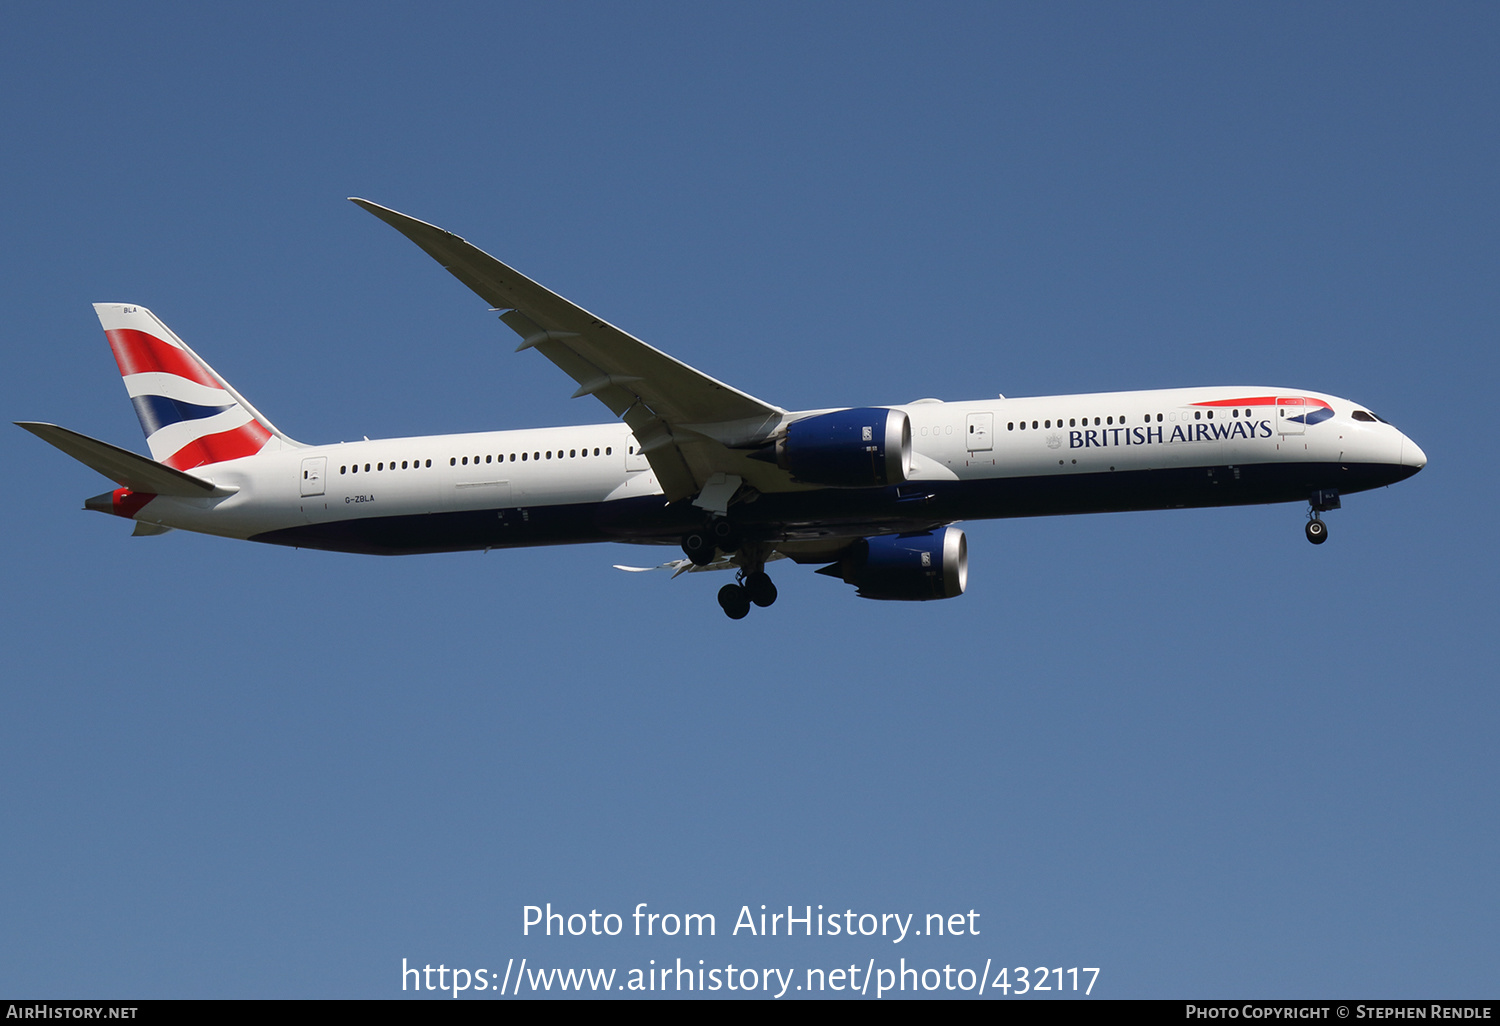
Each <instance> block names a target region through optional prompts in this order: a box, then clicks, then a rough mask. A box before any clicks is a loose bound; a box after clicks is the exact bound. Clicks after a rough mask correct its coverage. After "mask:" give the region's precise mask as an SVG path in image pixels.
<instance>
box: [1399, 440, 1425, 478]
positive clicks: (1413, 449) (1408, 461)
mask: <svg viewBox="0 0 1500 1026" xmlns="http://www.w3.org/2000/svg"><path fill="white" fill-rule="evenodd" d="M1401 465H1402V466H1403V467H1410V468H1411V469H1412V470H1414V471H1416V470H1421V469H1422V468H1423V467H1425V466H1427V454H1426V453H1425V452H1423V451H1422V447H1421V446H1420V445H1418V444H1417V443H1416V442H1413V441H1412V440H1411V439H1410V438H1407V437H1406V436H1405V435H1402V436H1401Z"/></svg>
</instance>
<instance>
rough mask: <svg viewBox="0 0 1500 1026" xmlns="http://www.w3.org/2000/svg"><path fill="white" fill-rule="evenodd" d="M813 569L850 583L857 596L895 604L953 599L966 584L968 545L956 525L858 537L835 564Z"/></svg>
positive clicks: (967, 575) (962, 591)
mask: <svg viewBox="0 0 1500 1026" xmlns="http://www.w3.org/2000/svg"><path fill="white" fill-rule="evenodd" d="M818 573H820V574H827V575H828V576H829V577H838V578H840V579H842V580H843V582H844V583H845V584H852V585H854V586H855V587H856V588H858V589H859V591H858V595H859V597H860V598H869V599H891V600H895V601H900V602H922V601H926V600H927V599H945V598H953V597H955V596H957V595H962V594H963V593H964V588H965V587H966V586H967V585H968V582H969V543H968V541H967V540H966V539H965V538H964V533H963V531H961V530H959V529H958V528H956V527H944V528H942V529H940V530H937V531H926V532H923V533H922V534H885V535H879V536H877V537H874V538H862V539H860V540H859V541H857V542H855V543H854V544H853V545H851V546H850V547H849V550H848V551H847V552H845V553H844V556H843V558H842V559H840V560H839V561H838V562H837V563H834V564H833V565H832V566H825V567H824V568H823V569H821V570H819V571H818Z"/></svg>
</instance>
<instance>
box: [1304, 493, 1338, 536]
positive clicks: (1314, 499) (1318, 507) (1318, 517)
mask: <svg viewBox="0 0 1500 1026" xmlns="http://www.w3.org/2000/svg"><path fill="white" fill-rule="evenodd" d="M1307 504H1308V506H1309V507H1310V508H1309V509H1308V511H1307V540H1308V541H1310V542H1312V543H1313V544H1314V545H1322V544H1323V543H1324V542H1326V541H1327V540H1328V525H1327V524H1325V523H1323V516H1322V514H1324V513H1327V512H1328V511H1329V510H1331V509H1338V508H1339V506H1340V505H1341V503H1340V502H1339V493H1338V492H1337V491H1335V490H1334V489H1332V488H1320V489H1318V490H1317V491H1315V492H1313V493H1312V495H1310V496H1308V499H1307Z"/></svg>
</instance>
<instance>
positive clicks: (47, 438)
mask: <svg viewBox="0 0 1500 1026" xmlns="http://www.w3.org/2000/svg"><path fill="white" fill-rule="evenodd" d="M16 427H22V428H25V429H26V430H27V431H30V432H31V433H32V434H34V435H36V436H37V437H38V438H40V439H41V440H42V441H44V442H47V443H48V444H50V445H54V446H56V447H57V448H59V449H61V450H62V451H63V452H65V453H67V454H68V455H69V456H71V457H73V458H74V459H75V460H77V461H78V462H79V463H82V464H84V465H85V466H87V467H92V468H93V469H94V470H97V471H98V472H99V473H101V474H103V475H104V476H105V477H107V478H109V479H110V480H111V481H113V482H115V483H116V484H119V485H124V486H125V487H126V488H129V489H130V490H131V491H133V492H149V493H150V494H152V495H185V496H191V497H193V498H197V499H202V498H209V497H211V496H219V495H233V494H234V492H235V489H233V488H221V487H219V486H217V485H215V484H214V483H213V482H212V481H205V480H203V479H202V478H201V477H194V476H193V475H192V474H186V473H183V472H182V471H180V470H174V469H172V468H171V467H168V466H166V465H164V464H161V463H157V462H156V461H155V460H149V459H147V458H146V457H144V456H141V455H138V454H137V453H133V452H131V451H130V450H128V449H121V448H120V447H119V446H117V445H110V444H109V443H108V442H101V441H99V439H97V438H90V437H89V436H88V435H80V434H79V433H78V432H77V431H69V430H68V429H67V428H65V427H58V426H57V425H56V424H38V423H35V422H32V421H20V420H18V421H16Z"/></svg>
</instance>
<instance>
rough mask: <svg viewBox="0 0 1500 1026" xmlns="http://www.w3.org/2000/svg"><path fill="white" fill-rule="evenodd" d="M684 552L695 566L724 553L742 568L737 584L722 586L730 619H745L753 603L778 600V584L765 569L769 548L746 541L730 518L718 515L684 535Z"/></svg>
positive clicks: (721, 602) (722, 599)
mask: <svg viewBox="0 0 1500 1026" xmlns="http://www.w3.org/2000/svg"><path fill="white" fill-rule="evenodd" d="M682 552H683V555H685V556H687V558H688V559H690V560H692V562H693V564H694V565H695V566H708V565H709V564H710V563H712V562H713V561H714V560H715V559H717V558H719V553H721V552H722V553H724V554H725V555H727V556H728V557H729V558H730V559H731V560H732V561H733V562H734V563H735V565H736V566H738V567H739V571H738V573H736V574H735V579H734V583H733V584H726V585H724V587H722V588H720V589H719V607H720V608H721V609H723V610H724V615H726V616H728V617H729V618H730V619H731V620H743V619H744V618H745V617H746V616H747V615H749V613H750V607H751V606H752V605H755V606H760V607H762V608H764V607H766V606H769V605H770V604H771V603H773V602H775V601H776V585H775V583H774V582H773V581H772V580H771V576H770V575H769V574H767V573H766V571H765V564H766V556H767V555H769V550H768V549H767V548H766V547H765V546H764V545H762V544H759V543H755V542H753V541H752V542H745V541H744V539H742V538H741V537H740V533H739V531H737V530H736V529H735V527H734V525H733V524H731V523H730V522H729V521H728V520H725V519H724V518H722V517H715V518H714V519H712V520H710V521H708V522H707V523H706V524H704V525H703V526H702V527H699V528H695V529H693V530H691V531H689V532H688V533H687V534H685V535H683V536H682Z"/></svg>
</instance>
